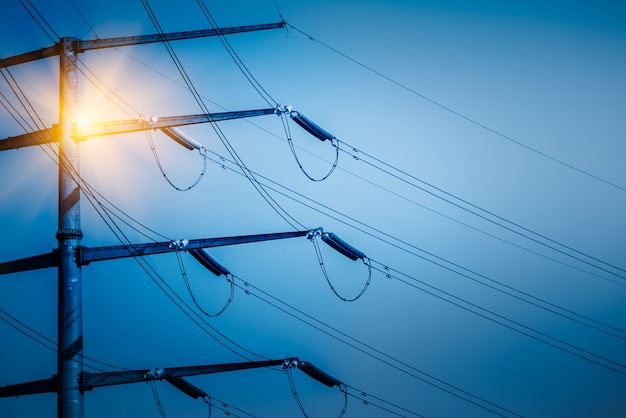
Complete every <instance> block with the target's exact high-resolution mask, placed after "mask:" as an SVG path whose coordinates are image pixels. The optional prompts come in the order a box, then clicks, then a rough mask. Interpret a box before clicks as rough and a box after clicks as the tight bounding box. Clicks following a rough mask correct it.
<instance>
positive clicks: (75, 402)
mask: <svg viewBox="0 0 626 418" xmlns="http://www.w3.org/2000/svg"><path fill="white" fill-rule="evenodd" d="M74 41H75V40H74V39H73V38H61V41H60V42H59V43H58V48H59V59H60V66H61V71H60V76H61V81H60V90H59V95H60V97H59V99H60V103H59V107H60V109H59V125H60V128H61V137H60V140H59V229H58V231H57V233H56V237H57V240H58V242H59V247H58V248H59V250H58V251H59V252H58V263H59V265H58V288H59V290H58V303H59V306H58V311H59V316H58V337H57V338H58V354H57V370H58V376H59V380H58V401H57V415H58V416H59V417H68V418H74V417H84V416H85V409H84V402H83V394H82V392H81V390H80V385H79V381H78V379H79V376H81V375H82V373H83V301H82V294H83V293H82V280H81V267H80V266H79V265H77V264H76V262H75V259H74V254H75V253H76V250H77V249H78V248H80V246H81V239H82V237H83V233H82V231H81V229H80V188H79V186H78V183H77V182H76V179H77V174H78V173H79V166H78V160H79V155H78V151H79V150H78V142H77V141H75V140H74V138H73V135H72V125H73V122H75V121H76V120H77V115H78V113H77V110H78V109H77V108H78V80H77V72H78V71H77V67H76V55H75V52H74V44H75V42H74Z"/></svg>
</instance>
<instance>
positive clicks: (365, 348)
mask: <svg viewBox="0 0 626 418" xmlns="http://www.w3.org/2000/svg"><path fill="white" fill-rule="evenodd" d="M233 277H234V278H235V279H236V280H238V281H239V282H241V284H236V286H237V287H238V288H240V289H242V290H243V291H244V292H246V294H249V295H252V296H254V297H255V298H257V299H259V300H261V301H263V302H265V303H266V304H268V305H270V306H272V307H274V308H275V309H278V310H279V311H281V312H283V313H286V314H287V315H289V316H291V317H293V318H295V319H297V320H299V321H301V322H303V323H305V324H307V325H309V326H310V327H312V328H314V329H316V330H318V331H320V332H322V333H324V334H326V335H328V336H329V337H331V338H333V339H335V340H337V341H339V342H341V343H343V344H345V345H347V346H348V347H351V348H353V349H355V350H357V351H359V352H361V353H363V354H365V355H367V356H369V357H371V358H373V359H375V360H378V361H380V362H381V363H383V364H385V365H387V366H390V367H392V368H394V369H396V370H398V371H400V372H403V373H405V374H407V375H409V376H411V377H413V378H415V379H417V380H420V381H422V382H424V383H426V384H428V385H431V386H433V387H435V388H437V389H439V390H441V391H443V392H445V393H448V394H449V395H452V396H454V397H457V398H459V399H461V400H464V401H466V402H468V403H470V404H473V405H474V406H477V407H479V408H482V409H485V410H487V411H489V412H492V413H494V414H496V415H501V413H499V412H497V411H495V410H493V409H491V408H490V407H488V406H486V405H490V406H492V407H496V408H497V409H499V410H502V411H505V412H508V413H510V414H513V415H516V416H519V415H518V414H515V413H514V412H512V411H509V410H507V409H506V408H503V407H501V406H499V405H497V404H495V403H493V402H490V401H488V400H486V399H484V398H481V397H479V396H476V395H474V394H472V393H470V392H467V391H465V390H463V389H461V388H460V387H458V386H455V385H453V384H450V383H448V382H446V381H444V380H442V379H439V378H436V377H435V376H433V375H432V374H429V373H427V372H424V371H423V370H420V369H418V368H416V367H414V366H411V365H410V364H408V363H406V362H404V361H402V360H399V359H397V358H395V357H392V356H390V355H388V354H386V353H384V352H382V351H380V350H378V349H376V348H374V347H372V346H371V345H369V344H366V343H364V342H362V341H360V340H357V339H356V338H354V337H351V336H349V335H348V334H346V333H344V332H342V331H340V330H338V329H337V328H335V327H333V326H331V325H328V324H326V323H325V322H323V321H320V320H318V319H316V318H314V317H312V316H311V315H308V314H306V313H305V312H303V311H302V310H300V309H298V308H296V307H294V306H293V305H290V304H288V303H286V302H284V301H282V300H280V299H278V298H276V297H275V296H272V295H271V294H269V293H267V292H265V291H263V290H261V289H260V288H258V287H256V286H254V285H253V284H251V283H250V282H249V281H246V280H243V279H242V278H240V277H238V276H236V275H233ZM250 288H252V289H254V290H255V291H256V293H255V292H254V291H251V290H250ZM259 293H260V294H261V295H259ZM269 299H271V300H273V301H274V302H272V301H271V300H269ZM279 304H280V305H282V306H283V307H281V306H279ZM289 310H291V311H294V312H297V313H298V314H299V315H301V316H298V315H296V314H294V313H293V312H290V311H289ZM302 317H304V318H307V319H304V318H302ZM309 320H310V321H309ZM311 321H312V322H311ZM313 322H315V323H317V324H319V325H315V324H314V323H313ZM322 327H323V328H326V329H329V330H331V331H333V332H334V333H336V334H338V335H336V334H333V333H332V332H330V331H327V330H325V329H323V328H322ZM342 337H345V338H342ZM348 340H349V341H348ZM484 404H486V405H484Z"/></svg>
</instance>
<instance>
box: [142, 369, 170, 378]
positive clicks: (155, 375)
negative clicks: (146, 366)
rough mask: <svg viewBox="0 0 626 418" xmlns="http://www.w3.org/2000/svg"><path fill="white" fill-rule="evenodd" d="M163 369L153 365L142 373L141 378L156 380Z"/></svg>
mask: <svg viewBox="0 0 626 418" xmlns="http://www.w3.org/2000/svg"><path fill="white" fill-rule="evenodd" d="M164 371H165V369H164V368H163V367H155V368H154V369H150V370H148V371H147V372H146V374H144V375H143V378H144V379H146V380H156V379H158V378H159V377H161V376H162V375H163V372H164Z"/></svg>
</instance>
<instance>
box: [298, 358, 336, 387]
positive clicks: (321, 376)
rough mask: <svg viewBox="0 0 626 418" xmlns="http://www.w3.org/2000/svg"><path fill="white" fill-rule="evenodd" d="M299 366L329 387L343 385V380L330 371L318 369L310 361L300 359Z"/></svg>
mask: <svg viewBox="0 0 626 418" xmlns="http://www.w3.org/2000/svg"><path fill="white" fill-rule="evenodd" d="M298 368H299V369H300V370H302V371H303V372H304V373H306V374H308V375H309V376H310V377H312V378H313V379H315V380H317V381H318V382H320V383H323V384H325V385H326V386H328V387H329V388H332V387H333V386H339V385H341V380H339V379H337V378H334V377H332V376H331V375H329V374H328V373H326V372H324V371H322V370H320V369H318V368H317V367H315V366H314V365H312V364H311V363H309V362H308V361H299V362H298Z"/></svg>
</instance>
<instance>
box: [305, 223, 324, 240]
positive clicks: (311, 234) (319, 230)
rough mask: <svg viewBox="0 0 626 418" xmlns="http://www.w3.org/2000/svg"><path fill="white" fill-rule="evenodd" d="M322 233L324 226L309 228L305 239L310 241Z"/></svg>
mask: <svg viewBox="0 0 626 418" xmlns="http://www.w3.org/2000/svg"><path fill="white" fill-rule="evenodd" d="M323 233H324V228H322V227H321V226H320V227H317V228H313V229H310V230H309V232H308V233H307V234H306V239H308V240H309V241H311V240H312V239H314V238H317V237H319V236H321V235H322V234H323Z"/></svg>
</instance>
